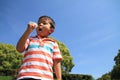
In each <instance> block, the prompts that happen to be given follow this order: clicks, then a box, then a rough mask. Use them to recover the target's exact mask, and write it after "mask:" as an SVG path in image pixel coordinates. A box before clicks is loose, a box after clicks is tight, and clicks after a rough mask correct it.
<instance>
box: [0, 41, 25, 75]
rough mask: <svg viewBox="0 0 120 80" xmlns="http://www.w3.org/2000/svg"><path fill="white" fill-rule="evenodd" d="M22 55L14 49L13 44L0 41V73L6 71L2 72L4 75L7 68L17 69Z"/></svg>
mask: <svg viewBox="0 0 120 80" xmlns="http://www.w3.org/2000/svg"><path fill="white" fill-rule="evenodd" d="M22 57H23V55H22V54H20V53H18V52H17V51H16V48H15V46H13V45H10V44H3V43H0V74H3V73H2V72H4V71H6V73H4V75H6V74H8V71H9V70H10V71H11V70H15V69H18V68H19V67H20V64H21V59H22ZM3 70H4V71H3ZM1 71H2V72H1Z"/></svg>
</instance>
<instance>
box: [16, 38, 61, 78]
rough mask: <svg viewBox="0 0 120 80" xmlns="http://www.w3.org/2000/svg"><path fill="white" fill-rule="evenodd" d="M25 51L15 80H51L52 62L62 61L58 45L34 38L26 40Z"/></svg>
mask: <svg viewBox="0 0 120 80" xmlns="http://www.w3.org/2000/svg"><path fill="white" fill-rule="evenodd" d="M25 50H26V51H25V54H24V58H23V61H22V65H21V68H20V70H19V74H18V79H17V80H19V79H22V78H35V79H41V80H53V70H52V67H53V60H62V56H61V53H60V50H59V47H58V44H57V43H56V42H55V41H54V40H52V39H50V38H43V39H40V38H38V37H37V36H36V37H31V38H29V39H27V41H26V44H25Z"/></svg>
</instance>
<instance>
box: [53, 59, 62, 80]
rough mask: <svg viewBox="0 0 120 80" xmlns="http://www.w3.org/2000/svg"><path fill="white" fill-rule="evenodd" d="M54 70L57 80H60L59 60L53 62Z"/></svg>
mask: <svg viewBox="0 0 120 80" xmlns="http://www.w3.org/2000/svg"><path fill="white" fill-rule="evenodd" d="M54 70H55V74H56V77H57V80H62V77H61V64H60V61H59V60H55V61H54Z"/></svg>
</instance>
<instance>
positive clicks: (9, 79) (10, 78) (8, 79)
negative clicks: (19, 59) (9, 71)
mask: <svg viewBox="0 0 120 80" xmlns="http://www.w3.org/2000/svg"><path fill="white" fill-rule="evenodd" d="M0 80H14V77H13V76H0Z"/></svg>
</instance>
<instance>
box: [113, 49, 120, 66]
mask: <svg viewBox="0 0 120 80" xmlns="http://www.w3.org/2000/svg"><path fill="white" fill-rule="evenodd" d="M114 61H115V64H116V65H118V64H120V50H118V54H117V56H115V58H114Z"/></svg>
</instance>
